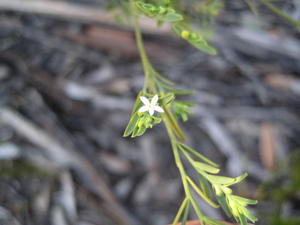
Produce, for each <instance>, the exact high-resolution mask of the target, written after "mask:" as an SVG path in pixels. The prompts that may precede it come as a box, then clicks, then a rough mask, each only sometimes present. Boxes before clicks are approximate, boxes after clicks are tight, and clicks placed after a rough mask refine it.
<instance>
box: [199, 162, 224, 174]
mask: <svg viewBox="0 0 300 225" xmlns="http://www.w3.org/2000/svg"><path fill="white" fill-rule="evenodd" d="M194 166H195V168H196V169H197V170H200V171H206V172H209V173H219V172H220V169H218V168H215V167H213V166H210V165H207V164H205V163H201V162H195V163H194Z"/></svg>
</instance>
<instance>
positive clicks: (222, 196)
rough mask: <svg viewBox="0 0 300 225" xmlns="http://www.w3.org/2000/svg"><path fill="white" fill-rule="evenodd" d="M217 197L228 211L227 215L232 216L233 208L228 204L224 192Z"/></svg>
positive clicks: (225, 210) (224, 209) (226, 211)
mask: <svg viewBox="0 0 300 225" xmlns="http://www.w3.org/2000/svg"><path fill="white" fill-rule="evenodd" d="M216 197H217V200H218V202H219V204H220V206H221V207H222V209H223V211H224V212H225V213H226V215H227V216H228V217H230V216H231V210H230V208H229V207H228V205H227V201H226V197H225V195H224V194H222V195H217V196H216Z"/></svg>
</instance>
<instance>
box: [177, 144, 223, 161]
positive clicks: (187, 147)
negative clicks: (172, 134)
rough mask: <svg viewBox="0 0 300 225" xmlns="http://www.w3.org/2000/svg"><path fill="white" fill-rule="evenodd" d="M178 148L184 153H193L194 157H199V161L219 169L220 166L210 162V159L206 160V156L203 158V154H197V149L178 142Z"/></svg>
mask: <svg viewBox="0 0 300 225" xmlns="http://www.w3.org/2000/svg"><path fill="white" fill-rule="evenodd" d="M178 147H179V148H180V149H181V150H182V151H187V152H189V153H191V154H192V155H194V156H195V157H197V158H198V159H200V160H202V161H204V162H206V163H208V164H210V165H212V166H215V167H218V164H216V163H214V162H213V161H211V160H209V159H208V158H206V157H205V156H203V155H202V154H200V153H199V152H197V151H196V150H195V149H193V148H191V147H189V146H187V145H185V144H183V143H180V142H178Z"/></svg>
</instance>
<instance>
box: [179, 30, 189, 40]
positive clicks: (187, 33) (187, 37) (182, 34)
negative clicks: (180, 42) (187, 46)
mask: <svg viewBox="0 0 300 225" xmlns="http://www.w3.org/2000/svg"><path fill="white" fill-rule="evenodd" d="M180 35H181V37H182V38H183V39H189V37H190V32H188V31H187V30H183V31H181V34H180Z"/></svg>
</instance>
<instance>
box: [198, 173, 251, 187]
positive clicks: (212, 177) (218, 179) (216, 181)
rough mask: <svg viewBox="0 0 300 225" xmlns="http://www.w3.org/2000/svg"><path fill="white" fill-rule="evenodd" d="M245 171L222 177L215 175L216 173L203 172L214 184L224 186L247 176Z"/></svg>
mask: <svg viewBox="0 0 300 225" xmlns="http://www.w3.org/2000/svg"><path fill="white" fill-rule="evenodd" d="M247 175H248V174H247V173H244V174H243V175H241V176H239V177H236V178H232V177H224V176H217V175H210V174H203V176H205V177H206V178H207V179H208V180H210V181H211V182H212V183H214V184H223V185H225V186H230V185H233V184H236V183H239V182H240V181H242V180H243V179H245V177H247Z"/></svg>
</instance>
